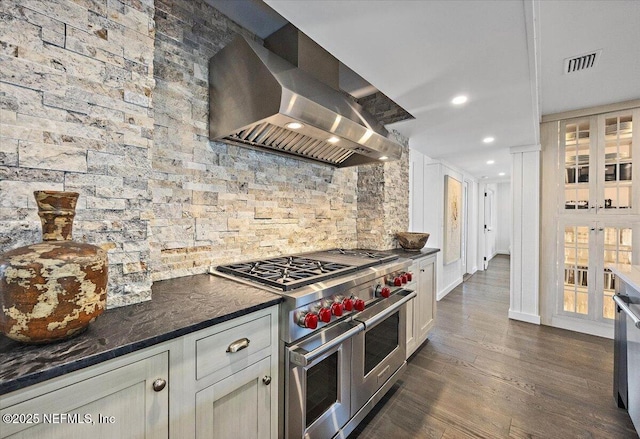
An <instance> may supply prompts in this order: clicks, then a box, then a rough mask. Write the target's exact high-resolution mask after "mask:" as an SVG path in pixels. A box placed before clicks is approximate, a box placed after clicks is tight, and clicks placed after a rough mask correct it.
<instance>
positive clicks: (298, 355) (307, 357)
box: [289, 325, 364, 367]
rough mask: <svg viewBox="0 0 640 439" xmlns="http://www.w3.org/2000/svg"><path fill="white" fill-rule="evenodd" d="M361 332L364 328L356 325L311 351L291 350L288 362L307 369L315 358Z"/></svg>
mask: <svg viewBox="0 0 640 439" xmlns="http://www.w3.org/2000/svg"><path fill="white" fill-rule="evenodd" d="M362 331H364V326H362V325H357V326H354V327H353V328H351V329H349V330H348V331H345V332H343V333H342V334H340V335H338V336H337V337H336V338H334V339H332V340H329V341H328V342H327V343H324V344H323V345H322V346H320V347H318V348H317V349H314V350H312V351H306V350H305V349H302V348H298V349H295V350H291V351H289V361H291V362H292V363H293V364H295V365H297V366H301V367H307V366H308V365H309V364H311V363H313V362H314V361H315V360H316V359H317V358H319V357H321V356H322V355H324V354H325V353H327V352H329V351H330V350H331V349H333V348H335V347H337V346H340V345H341V344H342V343H343V342H344V341H345V340H348V339H350V338H352V337H353V336H355V335H356V334H357V333H359V332H362Z"/></svg>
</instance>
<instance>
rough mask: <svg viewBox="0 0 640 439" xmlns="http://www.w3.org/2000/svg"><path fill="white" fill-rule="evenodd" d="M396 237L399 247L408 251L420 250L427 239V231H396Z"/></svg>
mask: <svg viewBox="0 0 640 439" xmlns="http://www.w3.org/2000/svg"><path fill="white" fill-rule="evenodd" d="M396 238H398V242H399V243H400V247H402V248H403V249H405V250H409V251H420V249H422V247H424V245H425V244H426V243H427V239H429V234H428V233H417V232H398V233H396Z"/></svg>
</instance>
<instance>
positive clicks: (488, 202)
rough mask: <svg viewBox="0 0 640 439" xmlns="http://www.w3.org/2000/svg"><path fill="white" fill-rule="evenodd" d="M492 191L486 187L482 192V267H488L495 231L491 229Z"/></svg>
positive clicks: (491, 255) (493, 245)
mask: <svg viewBox="0 0 640 439" xmlns="http://www.w3.org/2000/svg"><path fill="white" fill-rule="evenodd" d="M493 203H494V200H493V191H492V190H490V189H487V190H486V191H485V193H484V257H483V261H484V262H483V265H484V266H483V268H484V269H485V270H486V269H487V268H489V260H491V258H492V257H493V249H494V247H495V232H494V230H493V213H492V209H493Z"/></svg>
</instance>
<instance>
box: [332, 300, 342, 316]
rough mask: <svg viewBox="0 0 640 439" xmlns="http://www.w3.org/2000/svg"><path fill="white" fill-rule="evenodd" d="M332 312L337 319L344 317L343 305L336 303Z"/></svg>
mask: <svg viewBox="0 0 640 439" xmlns="http://www.w3.org/2000/svg"><path fill="white" fill-rule="evenodd" d="M331 312H332V313H333V315H334V316H336V317H340V316H342V304H340V303H337V302H336V303H334V304H333V305H331Z"/></svg>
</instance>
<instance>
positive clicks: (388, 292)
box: [380, 287, 391, 299]
mask: <svg viewBox="0 0 640 439" xmlns="http://www.w3.org/2000/svg"><path fill="white" fill-rule="evenodd" d="M380 295H381V296H382V297H384V298H385V299H386V298H387V297H389V296H390V295H391V288H389V287H382V289H381V290H380Z"/></svg>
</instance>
